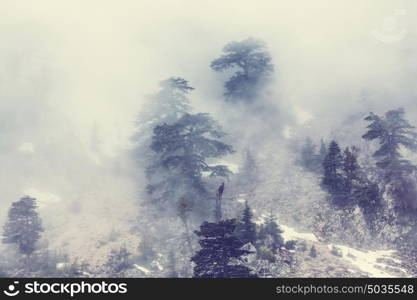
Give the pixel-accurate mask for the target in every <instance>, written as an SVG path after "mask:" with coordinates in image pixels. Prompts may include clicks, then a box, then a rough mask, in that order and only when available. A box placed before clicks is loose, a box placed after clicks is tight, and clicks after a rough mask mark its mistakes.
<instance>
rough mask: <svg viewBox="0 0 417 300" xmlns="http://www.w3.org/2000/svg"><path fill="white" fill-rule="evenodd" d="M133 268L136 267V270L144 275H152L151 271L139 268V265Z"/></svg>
mask: <svg viewBox="0 0 417 300" xmlns="http://www.w3.org/2000/svg"><path fill="white" fill-rule="evenodd" d="M133 266H134V267H135V269H137V270H139V271H141V272H142V273H144V274H145V275H149V274H150V273H151V271H149V270H148V269H146V268H145V267H142V266H139V265H137V264H133Z"/></svg>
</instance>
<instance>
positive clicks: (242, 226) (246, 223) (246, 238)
mask: <svg viewBox="0 0 417 300" xmlns="http://www.w3.org/2000/svg"><path fill="white" fill-rule="evenodd" d="M252 218H253V213H252V210H251V208H250V207H249V205H248V202H247V201H246V203H245V209H244V210H243V216H242V220H241V221H240V222H239V224H238V225H237V226H236V237H237V238H238V239H240V240H241V241H242V242H243V243H244V244H247V243H251V244H252V245H256V241H257V232H256V224H255V223H254V222H253V221H252Z"/></svg>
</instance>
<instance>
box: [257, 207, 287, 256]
mask: <svg viewBox="0 0 417 300" xmlns="http://www.w3.org/2000/svg"><path fill="white" fill-rule="evenodd" d="M282 232H283V231H282V230H281V229H280V228H279V226H278V224H277V222H276V218H275V216H274V215H273V214H272V213H271V214H270V215H269V216H268V218H267V220H266V221H265V223H264V224H262V225H261V228H260V230H259V243H260V244H261V245H264V246H266V247H268V248H269V249H271V251H272V253H274V254H275V253H277V250H279V249H280V248H281V247H283V246H284V239H283V238H282V235H281V234H282Z"/></svg>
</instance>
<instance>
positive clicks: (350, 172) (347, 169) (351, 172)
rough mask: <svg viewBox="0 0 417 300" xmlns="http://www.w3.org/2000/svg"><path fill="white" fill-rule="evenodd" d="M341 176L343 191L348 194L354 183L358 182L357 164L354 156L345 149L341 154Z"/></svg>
mask: <svg viewBox="0 0 417 300" xmlns="http://www.w3.org/2000/svg"><path fill="white" fill-rule="evenodd" d="M343 154H344V155H343V175H344V178H345V184H344V186H345V191H346V193H348V194H351V193H352V189H353V187H354V181H355V180H356V181H358V180H359V164H358V159H357V157H356V155H355V154H354V153H353V152H352V151H351V150H350V149H349V147H346V149H345V151H344V153H343Z"/></svg>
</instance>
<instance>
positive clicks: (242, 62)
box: [211, 38, 274, 102]
mask: <svg viewBox="0 0 417 300" xmlns="http://www.w3.org/2000/svg"><path fill="white" fill-rule="evenodd" d="M223 53H224V54H223V55H222V56H221V57H219V58H218V59H215V60H214V61H212V63H211V68H212V69H213V70H215V71H225V70H229V69H231V70H235V73H234V74H233V76H232V77H231V78H230V79H229V80H228V81H227V82H226V83H225V89H226V92H225V93H224V95H225V97H226V99H227V100H229V101H246V102H252V101H253V100H254V99H255V98H256V97H257V96H258V95H259V92H260V90H261V89H262V88H263V87H264V85H265V84H266V83H267V82H268V80H269V79H270V77H271V74H272V72H273V70H274V67H273V65H272V63H271V61H272V59H271V55H270V54H269V53H268V52H267V51H266V46H265V43H264V42H262V41H259V40H256V39H253V38H248V39H246V40H243V41H241V42H231V43H228V44H227V45H226V46H225V47H224V48H223Z"/></svg>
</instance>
